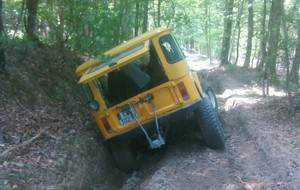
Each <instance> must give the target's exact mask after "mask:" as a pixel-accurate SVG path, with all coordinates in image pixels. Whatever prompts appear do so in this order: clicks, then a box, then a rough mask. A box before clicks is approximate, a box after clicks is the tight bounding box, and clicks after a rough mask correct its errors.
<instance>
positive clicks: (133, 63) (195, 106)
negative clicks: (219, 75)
mask: <svg viewBox="0 0 300 190" xmlns="http://www.w3.org/2000/svg"><path fill="white" fill-rule="evenodd" d="M76 75H77V76H78V77H80V80H79V84H80V85H81V86H82V89H83V92H84V94H85V96H86V98H87V101H88V106H89V108H90V109H91V113H92V115H93V117H94V119H95V121H96V123H97V125H98V127H99V129H100V132H101V134H102V136H103V142H104V144H107V145H108V146H109V147H110V149H111V152H112V155H113V157H114V159H115V162H116V165H117V166H118V167H119V168H120V169H121V170H123V171H125V172H132V171H134V170H137V169H138V168H139V166H140V164H141V159H142V151H140V150H141V149H140V147H141V146H142V145H143V144H146V145H148V146H149V148H151V149H155V148H159V147H161V146H162V145H164V144H165V143H166V135H167V132H168V129H169V126H171V124H172V123H173V122H174V121H175V120H176V119H181V118H184V117H186V116H187V115H188V116H191V115H194V118H196V120H197V125H198V126H199V130H200V132H201V133H202V135H203V139H204V141H205V143H206V144H207V146H208V147H209V148H213V149H220V148H223V147H224V133H223V129H222V127H221V124H220V122H219V119H218V115H217V111H216V109H217V100H216V98H215V95H214V93H213V91H212V89H211V88H208V89H209V90H208V92H205V90H202V87H201V83H200V80H199V78H198V76H197V73H196V72H192V71H190V70H189V67H188V65H187V62H186V59H185V56H184V54H183V52H182V50H181V49H180V47H179V46H178V43H177V42H176V40H175V38H174V36H173V35H172V34H171V32H170V30H169V29H165V28H157V29H154V30H152V31H149V32H146V33H144V34H142V35H140V36H138V37H135V38H133V39H131V40H129V41H127V42H125V43H123V44H121V45H119V46H117V47H115V48H113V49H110V50H109V51H107V52H105V53H104V55H103V56H102V58H101V60H100V59H93V60H90V61H87V62H85V63H83V64H82V65H80V66H79V67H78V68H77V69H76Z"/></svg>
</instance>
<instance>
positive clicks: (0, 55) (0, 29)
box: [0, 0, 6, 69]
mask: <svg viewBox="0 0 300 190" xmlns="http://www.w3.org/2000/svg"><path fill="white" fill-rule="evenodd" d="M2 12H3V11H2V0H0V13H2ZM3 38H4V26H3V19H2V14H0V69H3V68H4V66H5V64H6V60H5V49H4V47H3V42H2V41H3Z"/></svg>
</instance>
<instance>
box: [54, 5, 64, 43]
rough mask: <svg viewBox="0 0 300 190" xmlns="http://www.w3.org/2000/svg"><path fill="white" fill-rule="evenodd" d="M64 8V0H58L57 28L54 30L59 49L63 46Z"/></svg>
mask: <svg viewBox="0 0 300 190" xmlns="http://www.w3.org/2000/svg"><path fill="white" fill-rule="evenodd" d="M65 9H66V0H60V1H59V6H58V14H57V30H56V40H57V45H58V47H59V48H60V49H63V47H64V26H65Z"/></svg>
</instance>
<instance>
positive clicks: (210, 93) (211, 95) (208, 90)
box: [205, 86, 218, 113]
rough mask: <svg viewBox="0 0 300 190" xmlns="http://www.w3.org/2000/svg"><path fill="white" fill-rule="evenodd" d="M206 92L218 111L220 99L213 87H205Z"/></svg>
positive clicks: (213, 106)
mask: <svg viewBox="0 0 300 190" xmlns="http://www.w3.org/2000/svg"><path fill="white" fill-rule="evenodd" d="M205 93H206V95H207V96H208V98H209V101H210V103H211V106H212V108H213V109H214V110H215V112H216V113H218V100H217V97H216V94H215V92H214V91H213V89H212V87H210V86H208V87H207V88H206V89H205Z"/></svg>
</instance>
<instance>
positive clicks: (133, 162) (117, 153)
mask: <svg viewBox="0 0 300 190" xmlns="http://www.w3.org/2000/svg"><path fill="white" fill-rule="evenodd" d="M110 149H111V153H112V156H113V158H114V160H115V163H116V165H117V167H118V168H119V169H120V170H122V171H124V172H126V173H132V172H133V171H136V170H138V169H139V168H140V166H141V163H142V157H143V153H142V151H139V150H138V149H136V148H135V147H133V146H132V143H131V142H120V143H112V144H110Z"/></svg>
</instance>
